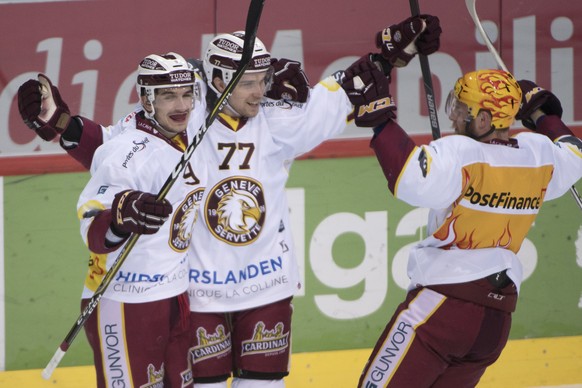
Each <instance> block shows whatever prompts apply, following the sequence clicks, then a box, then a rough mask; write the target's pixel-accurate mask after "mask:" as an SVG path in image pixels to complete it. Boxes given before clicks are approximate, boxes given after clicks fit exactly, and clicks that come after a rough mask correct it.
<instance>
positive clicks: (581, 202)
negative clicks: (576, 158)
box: [411, 0, 582, 210]
mask: <svg viewBox="0 0 582 388" xmlns="http://www.w3.org/2000/svg"><path fill="white" fill-rule="evenodd" d="M412 1H413V0H411V3H412ZM476 2H477V0H465V5H466V6H467V10H468V11H469V15H471V19H473V23H475V27H477V31H479V34H481V37H482V38H483V40H484V41H485V44H486V45H487V49H488V50H489V52H490V53H491V55H493V57H494V58H495V62H497V66H499V67H500V68H501V69H502V70H504V71H506V72H508V73H510V71H509V70H508V69H507V66H505V63H504V62H503V59H501V56H500V55H499V53H498V52H497V50H496V49H495V47H494V46H493V43H491V40H490V39H489V36H488V35H487V33H486V32H485V30H484V29H483V25H482V24H481V21H480V20H479V16H477V7H476V5H475V3H476ZM570 193H572V196H573V197H574V200H575V201H576V203H577V204H578V207H579V208H580V210H582V197H580V194H579V193H578V190H576V187H575V186H572V187H570Z"/></svg>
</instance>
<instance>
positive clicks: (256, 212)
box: [216, 189, 261, 233]
mask: <svg viewBox="0 0 582 388" xmlns="http://www.w3.org/2000/svg"><path fill="white" fill-rule="evenodd" d="M216 210H217V213H218V223H219V224H220V225H222V227H223V228H225V229H227V230H230V231H232V232H234V233H248V232H249V231H250V230H251V228H252V227H253V226H254V225H256V224H257V222H258V221H259V218H260V217H261V211H260V209H259V206H258V204H257V202H256V200H255V198H254V197H252V196H250V195H248V194H246V193H245V192H243V191H240V190H236V189H233V190H231V191H230V192H229V193H228V194H226V195H225V196H224V197H223V198H222V199H221V200H220V202H219V204H218V206H217V209H216Z"/></svg>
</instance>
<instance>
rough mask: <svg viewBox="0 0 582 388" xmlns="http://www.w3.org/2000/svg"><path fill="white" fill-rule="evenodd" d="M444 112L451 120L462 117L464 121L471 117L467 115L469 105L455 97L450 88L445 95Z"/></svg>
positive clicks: (469, 119)
mask: <svg viewBox="0 0 582 388" xmlns="http://www.w3.org/2000/svg"><path fill="white" fill-rule="evenodd" d="M445 113H446V114H447V117H448V118H449V119H451V120H456V119H458V118H463V119H464V120H465V121H471V117H469V106H468V105H467V104H465V103H464V102H461V101H460V100H459V99H458V98H457V96H456V95H455V91H454V90H451V91H450V92H449V95H448V96H447V102H446V104H445Z"/></svg>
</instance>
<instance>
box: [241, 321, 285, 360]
mask: <svg viewBox="0 0 582 388" xmlns="http://www.w3.org/2000/svg"><path fill="white" fill-rule="evenodd" d="M284 331H285V325H284V324H283V322H277V323H276V324H275V327H274V328H273V329H267V328H266V325H265V323H264V322H262V321H259V322H257V324H256V325H255V330H254V332H253V338H251V339H249V340H245V341H242V353H241V355H242V356H246V355H250V354H257V353H277V352H281V351H284V350H285V349H287V347H288V346H289V331H287V332H284Z"/></svg>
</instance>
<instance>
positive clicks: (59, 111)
mask: <svg viewBox="0 0 582 388" xmlns="http://www.w3.org/2000/svg"><path fill="white" fill-rule="evenodd" d="M18 111H19V112H20V116H21V117H22V120H23V121H24V123H25V124H26V125H27V126H28V127H29V128H30V129H33V130H34V131H36V133H37V134H38V136H40V137H41V138H43V139H44V140H46V141H51V140H53V139H54V138H55V137H56V136H57V135H59V134H61V133H63V131H65V130H66V129H67V127H68V125H69V123H70V122H71V113H70V111H69V107H68V106H67V104H66V103H65V102H64V101H63V99H62V98H61V94H60V93H59V89H57V87H56V86H54V85H53V84H52V83H51V81H50V80H49V79H48V78H47V77H46V76H45V75H44V74H39V75H38V81H37V80H33V79H31V80H28V81H26V82H25V83H23V84H22V85H21V86H20V87H19V88H18Z"/></svg>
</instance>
